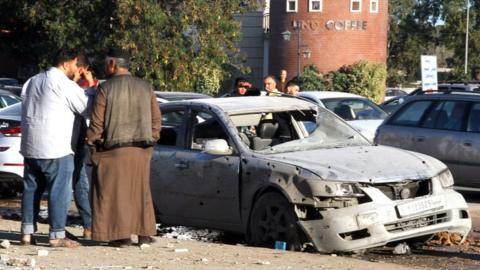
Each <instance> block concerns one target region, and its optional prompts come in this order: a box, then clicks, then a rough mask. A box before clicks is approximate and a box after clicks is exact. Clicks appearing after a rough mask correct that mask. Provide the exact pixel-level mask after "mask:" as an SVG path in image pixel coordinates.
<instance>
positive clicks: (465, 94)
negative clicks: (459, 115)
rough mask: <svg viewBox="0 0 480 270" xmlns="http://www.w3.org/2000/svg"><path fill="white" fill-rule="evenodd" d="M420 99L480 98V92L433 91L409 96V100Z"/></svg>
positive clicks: (476, 99) (477, 99)
mask: <svg viewBox="0 0 480 270" xmlns="http://www.w3.org/2000/svg"><path fill="white" fill-rule="evenodd" d="M418 99H438V100H475V101H479V100H480V92H470V91H465V92H453V93H442V92H433V93H429V94H423V95H414V96H409V98H408V100H418Z"/></svg>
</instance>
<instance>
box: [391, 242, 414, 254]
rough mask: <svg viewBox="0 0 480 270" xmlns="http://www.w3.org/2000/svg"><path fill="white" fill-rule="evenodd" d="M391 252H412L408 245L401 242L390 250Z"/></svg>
mask: <svg viewBox="0 0 480 270" xmlns="http://www.w3.org/2000/svg"><path fill="white" fill-rule="evenodd" d="M392 253H393V254H395V255H409V254H411V253H412V250H411V249H410V246H409V245H408V244H407V243H405V242H403V243H400V244H398V245H397V246H395V248H393V251H392Z"/></svg>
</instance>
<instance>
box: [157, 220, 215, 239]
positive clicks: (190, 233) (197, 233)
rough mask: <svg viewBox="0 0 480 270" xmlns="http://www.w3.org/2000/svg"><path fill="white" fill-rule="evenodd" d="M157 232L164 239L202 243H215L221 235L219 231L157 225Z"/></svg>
mask: <svg viewBox="0 0 480 270" xmlns="http://www.w3.org/2000/svg"><path fill="white" fill-rule="evenodd" d="M157 232H158V234H160V235H162V236H163V237H165V238H169V239H178V240H197V241H203V242H216V241H218V239H219V238H220V236H221V235H222V233H221V232H220V231H215V230H208V229H193V228H189V227H184V226H177V227H162V226H161V225H160V224H157Z"/></svg>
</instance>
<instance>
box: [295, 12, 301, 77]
mask: <svg viewBox="0 0 480 270" xmlns="http://www.w3.org/2000/svg"><path fill="white" fill-rule="evenodd" d="M295 24H296V29H295V30H297V77H298V76H300V43H301V37H300V33H301V31H302V29H301V28H302V21H297V22H296V23H295Z"/></svg>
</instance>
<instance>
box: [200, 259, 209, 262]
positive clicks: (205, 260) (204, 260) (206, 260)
mask: <svg viewBox="0 0 480 270" xmlns="http://www.w3.org/2000/svg"><path fill="white" fill-rule="evenodd" d="M200 261H201V262H204V263H207V262H208V259H207V258H202V259H200Z"/></svg>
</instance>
